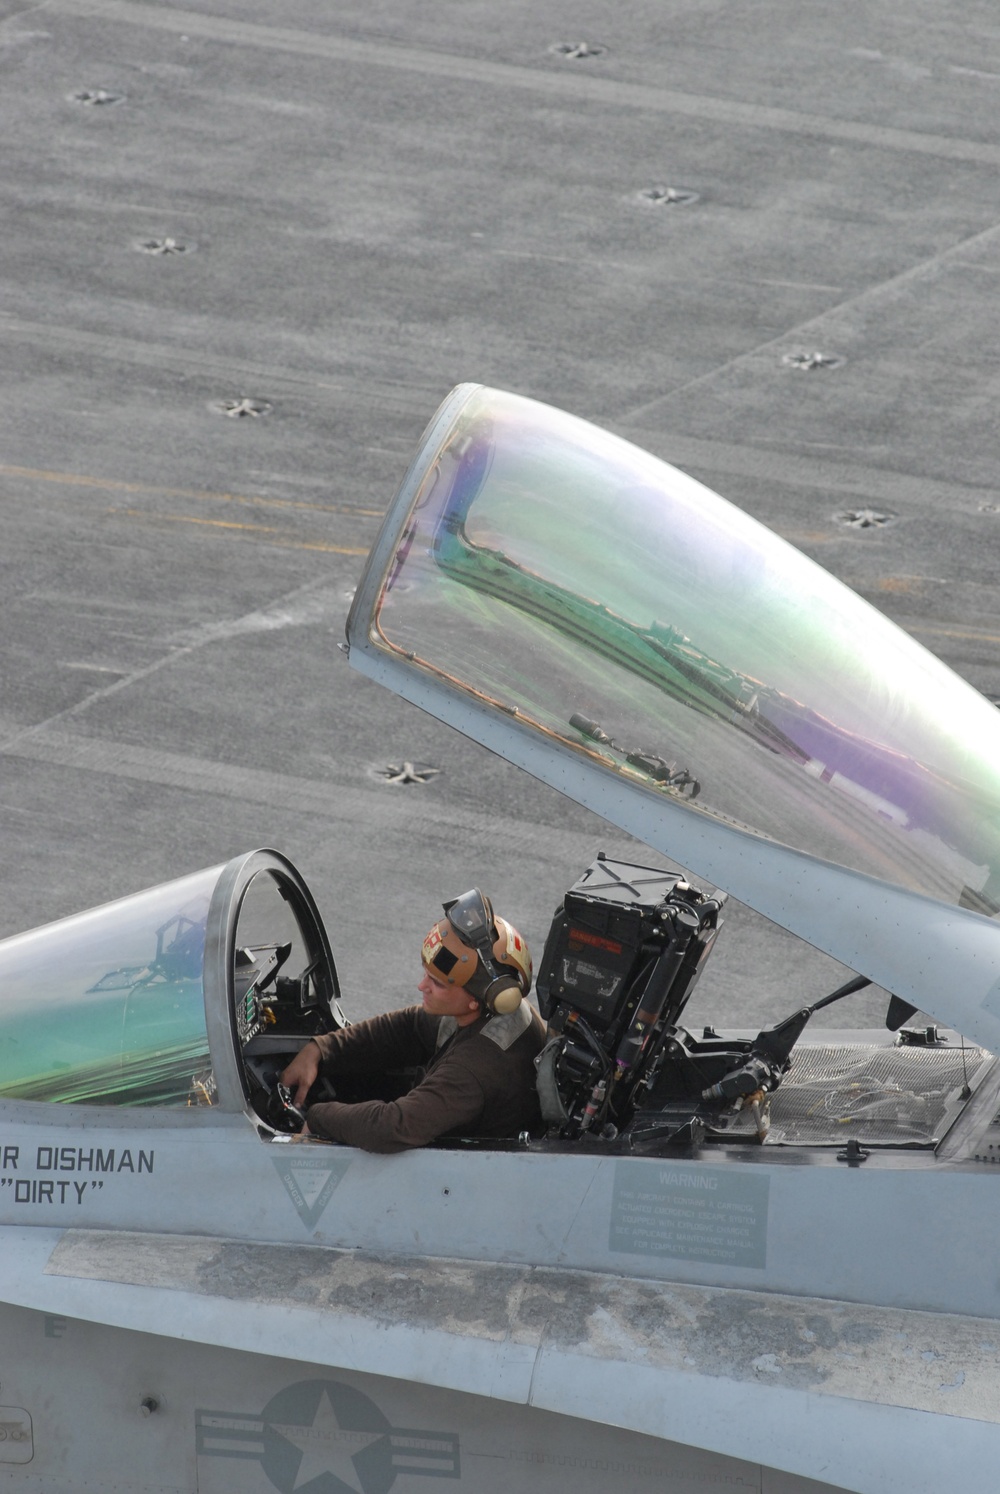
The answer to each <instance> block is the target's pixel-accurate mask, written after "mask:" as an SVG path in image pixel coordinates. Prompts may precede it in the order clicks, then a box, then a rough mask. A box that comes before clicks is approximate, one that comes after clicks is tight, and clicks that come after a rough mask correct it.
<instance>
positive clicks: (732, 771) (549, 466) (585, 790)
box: [348, 385, 1000, 1047]
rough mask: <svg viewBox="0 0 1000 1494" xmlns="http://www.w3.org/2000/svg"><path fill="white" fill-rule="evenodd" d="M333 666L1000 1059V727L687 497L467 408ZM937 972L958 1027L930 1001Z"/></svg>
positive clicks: (914, 658) (803, 571)
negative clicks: (352, 672)
mask: <svg viewBox="0 0 1000 1494" xmlns="http://www.w3.org/2000/svg"><path fill="white" fill-rule="evenodd" d="M348 643H349V648H350V654H351V661H352V663H353V664H355V665H356V666H357V667H358V668H360V669H362V670H363V671H364V672H366V673H368V674H370V675H371V676H373V677H374V678H377V679H379V680H381V681H382V682H383V683H385V684H388V685H389V686H390V687H391V688H393V689H396V690H397V691H398V692H399V693H401V694H403V695H405V696H407V697H408V698H409V699H411V700H414V701H416V702H417V703H418V704H420V705H422V706H424V707H425V708H426V709H428V710H430V711H432V712H433V713H434V714H436V715H438V716H440V717H441V718H442V719H444V720H447V721H450V722H451V724H452V725H455V726H457V727H458V728H459V729H460V730H462V731H464V732H466V733H467V734H468V735H470V736H472V737H475V738H476V739H478V740H480V741H483V742H484V743H485V744H486V745H487V746H489V747H491V748H493V749H494V750H496V751H499V752H501V753H502V754H503V755H504V756H505V757H508V758H509V759H511V760H512V761H515V762H519V763H520V764H521V765H522V766H524V767H526V768H528V769H529V771H532V772H534V773H535V774H536V776H538V777H540V778H542V779H544V780H545V781H547V782H549V783H552V784H554V785H555V786H556V787H558V788H560V789H562V790H563V791H564V792H566V793H569V794H570V795H572V796H573V797H574V798H577V799H578V800H580V801H581V802H583V803H586V804H588V805H589V806H590V807H591V808H594V809H596V810H597V811H598V812H599V813H601V814H603V815H604V816H605V817H606V818H607V819H609V820H611V821H613V822H614V823H617V824H619V825H621V826H622V827H623V828H625V829H627V830H629V831H631V832H632V833H634V834H637V835H640V836H641V837H642V838H643V839H645V840H647V841H648V842H649V843H650V844H651V845H654V846H656V847H657V849H659V850H661V851H664V852H666V853H667V854H669V855H671V856H673V857H674V858H676V859H677V860H679V861H680V862H682V864H684V865H686V866H688V867H689V868H690V870H691V871H693V872H694V873H695V874H698V875H702V876H705V877H708V878H711V880H713V881H714V882H715V883H717V885H719V886H723V887H725V888H727V890H729V891H731V892H733V893H734V894H735V895H736V896H737V897H739V898H741V899H742V900H743V901H744V902H747V903H748V904H750V905H751V906H753V907H755V908H757V909H758V910H759V911H761V912H763V913H765V914H766V915H767V916H768V917H771V918H774V919H775V920H776V921H777V922H779V923H781V924H783V925H784V926H785V927H787V928H789V929H791V930H792V931H793V932H795V933H798V934H799V935H801V936H802V937H804V938H806V939H808V940H810V942H812V943H815V944H817V945H819V947H821V948H824V949H826V950H827V951H828V952H829V953H831V954H833V955H835V956H836V957H838V958H840V959H842V960H843V961H844V962H845V963H846V964H849V965H851V966H853V968H855V969H858V970H861V971H862V972H863V973H865V974H868V975H870V976H872V977H873V978H874V979H876V980H878V981H879V982H880V983H881V984H883V985H887V986H888V987H889V988H890V989H894V990H897V991H898V992H899V993H900V994H901V995H906V996H907V998H908V999H910V1000H913V1001H914V1002H915V1003H916V1004H917V1005H918V1006H920V1007H921V1008H922V1009H923V1010H926V1011H931V1012H933V1013H934V1014H935V1015H940V1016H943V1017H944V1018H945V1019H946V1020H949V1021H951V1022H953V1023H954V1025H956V1026H959V1027H963V1028H965V1029H966V1030H970V1031H971V1030H973V1029H974V1028H975V1027H976V1026H977V1025H978V1028H979V1034H980V1035H981V1036H982V1037H983V1038H984V1039H985V1040H986V1041H988V1042H989V1043H990V1045H991V1046H993V1047H996V1046H997V1045H998V1043H1000V998H998V996H997V993H996V984H997V981H998V980H1000V927H998V926H997V925H994V924H991V923H990V922H989V921H988V920H989V919H991V918H992V915H993V914H995V913H996V912H997V911H998V910H1000V717H998V714H997V712H996V710H995V708H994V707H993V706H992V705H991V704H990V703H989V702H988V701H987V700H986V699H985V698H984V697H983V696H981V695H980V694H979V693H978V692H977V691H975V690H974V689H972V688H971V687H970V686H969V685H967V684H966V683H965V682H964V681H962V680H961V679H959V678H958V677H957V676H955V675H954V674H953V673H952V672H951V671H950V670H949V669H948V668H947V667H946V666H945V665H944V664H942V663H941V662H940V661H939V660H937V659H936V658H934V657H933V656H932V655H930V654H929V653H927V651H926V650H924V649H923V648H922V647H921V646H920V645H919V644H917V643H916V642H915V641H914V640H913V639H912V638H910V637H909V636H908V635H906V634H905V633H903V632H902V631H901V630H900V629H899V628H898V627H896V626H895V625H894V624H893V623H891V622H889V621H888V619H886V618H885V617H883V616H882V615H881V614H880V613H879V612H877V611H876V610H875V609H874V608H872V607H871V606H870V605H868V604H867V603H866V602H864V601H863V600H862V599H861V598H859V597H858V596H857V595H855V594H854V593H853V592H851V591H850V590H849V589H848V588H847V587H845V586H844V585H842V584H841V583H840V582H839V581H837V580H836V579H835V578H834V577H832V576H830V575H829V574H828V573H827V572H825V571H823V570H822V569H821V568H820V567H819V566H817V565H815V564H814V563H813V562H811V561H810V560H809V559H807V558H806V557H805V556H803V555H802V554H801V553H800V552H798V551H797V550H795V549H794V548H793V547H792V546H791V545H789V544H787V543H786V542H785V541H783V540H781V539H780V538H778V537H777V536H776V535H775V534H773V533H772V532H770V531H769V530H767V529H765V528H764V527H763V526H762V525H760V524H759V523H757V522H756V521H755V520H753V519H751V518H749V517H748V516H747V515H746V514H744V513H742V512H741V511H740V510H738V509H736V508H734V507H733V506H732V505H731V504H729V503H727V502H725V501H724V500H723V499H721V498H719V497H717V496H716V495H715V494H714V493H712V492H711V491H709V490H708V489H707V488H705V487H703V486H702V485H701V484H700V483H698V482H695V481H694V480H693V479H691V478H689V477H687V476H685V475H684V474H683V473H680V472H678V471H676V470H675V469H674V468H672V467H670V466H668V465H667V464H666V463H664V462H662V461H660V460H658V459H657V458H655V457H653V456H651V455H649V454H648V453H646V452H644V451H641V450H639V449H638V448H636V447H634V446H632V445H630V444H628V443H627V442H625V441H623V440H621V439H619V438H617V437H615V436H612V435H610V434H608V433H607V432H605V431H601V430H598V429H596V428H595V427H593V426H591V425H589V424H587V423H586V422H584V421H582V420H579V419H576V418H574V417H572V416H570V415H567V414H564V413H563V412H561V411H557V410H554V409H552V408H550V407H548V406H545V405H541V404H537V403H535V402H533V401H530V400H526V399H523V398H520V397H518V396H515V395H512V394H505V393H502V392H499V391H496V390H490V389H484V388H481V387H479V386H475V385H463V386H461V387H460V388H459V389H457V390H455V391H454V392H453V394H452V395H451V396H450V397H449V399H448V400H447V401H446V402H445V404H444V405H443V406H442V408H441V410H440V411H439V412H438V414H437V416H436V417H435V419H434V421H433V422H432V423H431V425H430V426H429V428H428V430H427V432H426V433H425V437H424V440H423V443H422V445H421V448H420V450H419V452H418V454H417V457H416V459H415V461H414V463H413V465H412V467H411V469H410V472H409V473H408V475H407V478H406V480H405V481H404V484H403V487H402V488H401V490H400V493H399V495H398V497H397V499H396V503H395V505H394V506H393V508H392V509H391V510H390V513H389V515H388V517H387V520H386V524H385V526H384V528H383V532H382V534H381V535H380V538H379V540H378V541H377V543H376V546H375V547H374V549H373V552H372V555H371V557H370V559H369V564H368V568H367V570H366V572H365V575H364V577H363V579H362V583H361V585H360V586H359V588H358V592H357V595H356V599H355V603H354V606H353V608H352V613H351V617H350V619H349V623H348ZM942 939H945V940H947V939H952V940H953V941H955V943H956V946H962V948H964V950H965V954H964V955H962V954H961V953H960V952H959V954H958V957H957V965H956V964H955V962H952V964H951V965H950V966H949V963H948V962H947V961H945V960H944V959H943V958H942V956H941V940H942ZM931 943H934V944H935V947H936V949H937V953H934V952H931V950H930V948H929V946H930V944H931ZM963 962H964V964H965V965H967V966H970V967H971V966H975V967H976V973H977V979H976V983H975V989H971V988H969V987H968V985H967V983H966V982H965V981H964V979H963V977H962V975H961V973H960V972H961V967H962V966H963ZM948 970H950V971H951V973H952V974H953V975H956V976H957V981H956V983H957V984H958V985H960V986H964V987H965V989H964V991H963V992H962V994H961V996H960V999H959V1001H958V1004H957V1009H956V1004H955V1002H954V1001H952V1000H951V993H949V996H948V998H947V999H946V1000H945V1002H944V1006H943V1008H942V1004H941V1002H937V1003H936V1004H935V998H936V997H937V996H939V995H941V994H942V992H941V989H940V988H941V977H942V973H943V972H945V971H948ZM949 1002H950V1003H951V1004H950V1006H949Z"/></svg>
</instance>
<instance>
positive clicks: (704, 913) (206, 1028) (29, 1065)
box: [0, 850, 998, 1155]
mask: <svg viewBox="0 0 1000 1494" xmlns="http://www.w3.org/2000/svg"><path fill="white" fill-rule="evenodd" d="M726 901H727V900H726V896H725V894H723V893H720V892H717V891H715V890H714V889H706V888H703V887H701V888H700V887H697V886H695V885H694V884H693V882H691V881H690V880H688V879H686V878H685V877H684V876H682V875H681V874H679V873H676V872H667V871H664V870H662V869H658V868H655V867H649V866H643V865H638V864H635V863H630V862H622V861H616V860H613V859H610V858H605V857H603V856H602V857H599V858H598V859H597V860H596V861H595V862H594V863H593V864H592V865H591V866H589V867H587V868H586V869H585V870H584V871H583V872H582V874H581V875H580V876H579V877H578V878H577V880H576V881H575V882H574V883H573V884H572V886H571V887H569V888H568V889H567V890H566V892H565V894H564V896H563V898H562V900H561V902H560V904H559V906H558V908H557V909H556V913H555V916H554V918H553V920H552V923H551V926H550V928H549V932H548V937H547V939H546V942H545V947H544V951H543V953H542V957H541V960H540V962H539V968H538V972H537V981H536V989H535V993H534V1000H535V1001H536V1002H537V1004H538V1006H539V1009H540V1011H541V1013H542V1016H543V1018H544V1019H545V1021H546V1023H547V1025H548V1030H549V1040H548V1043H547V1045H546V1047H545V1048H544V1050H543V1051H542V1053H541V1055H540V1056H539V1059H538V1061H537V1069H538V1093H539V1100H540V1108H541V1114H542V1125H541V1127H540V1128H539V1129H538V1131H537V1132H536V1133H535V1134H531V1135H528V1134H524V1135H522V1136H520V1137H516V1138H514V1137H512V1138H509V1139H508V1140H506V1141H504V1142H481V1141H480V1142H475V1143H474V1142H471V1141H470V1142H463V1141H462V1140H461V1139H458V1140H455V1139H451V1140H450V1141H448V1142H446V1143H442V1144H445V1145H451V1146H455V1145H458V1146H462V1145H466V1146H475V1147H483V1146H486V1147H490V1148H493V1149H496V1148H497V1147H503V1148H504V1149H509V1148H512V1147H513V1148H522V1149H525V1150H539V1149H541V1150H549V1151H552V1150H555V1151H581V1150H586V1151H598V1152H602V1153H607V1154H610V1155H620V1154H622V1153H625V1154H635V1155H657V1154H663V1153H665V1152H669V1151H676V1150H677V1149H678V1148H683V1149H684V1150H689V1149H691V1148H700V1147H703V1146H713V1145H723V1146H727V1147H732V1146H737V1147H743V1146H751V1147H757V1146H760V1145H761V1144H764V1145H767V1146H769V1147H773V1146H782V1147H791V1148H799V1147H807V1148H808V1147H819V1148H829V1147H838V1148H844V1147H846V1146H848V1144H851V1145H853V1146H855V1147H856V1148H861V1149H865V1148H871V1147H878V1148H888V1149H894V1148H906V1149H923V1150H925V1151H928V1152H934V1151H935V1150H936V1149H937V1148H939V1147H940V1146H941V1145H942V1143H943V1142H944V1141H945V1139H946V1138H948V1137H949V1136H951V1135H952V1134H953V1132H954V1130H955V1128H956V1126H957V1123H958V1122H959V1120H960V1118H961V1117H962V1116H963V1114H964V1113H965V1112H966V1110H967V1109H971V1108H972V1107H973V1104H974V1102H976V1101H977V1097H979V1094H980V1091H982V1094H983V1096H988V1095H992V1094H993V1091H994V1090H995V1089H996V1087H997V1083H998V1080H997V1075H996V1073H995V1069H996V1063H995V1060H994V1058H993V1056H992V1054H991V1053H989V1052H988V1051H987V1050H985V1049H984V1048H982V1047H980V1046H978V1045H974V1044H971V1045H970V1044H967V1043H965V1042H964V1041H963V1040H961V1039H958V1038H957V1036H956V1035H954V1034H951V1035H949V1034H947V1033H945V1032H944V1031H942V1030H941V1029H939V1028H937V1027H931V1028H928V1027H926V1026H924V1027H920V1026H919V1025H916V1026H913V1025H907V1024H908V1023H910V1022H911V1021H912V1018H913V1017H914V1016H915V1013H914V1011H913V1008H912V1007H910V1006H908V1005H907V1004H906V1003H905V1002H900V1001H893V1002H890V1005H889V1010H888V1012H887V1027H886V1030H885V1031H884V1032H882V1033H881V1034H879V1033H872V1032H857V1033H854V1034H846V1035H845V1034H844V1033H840V1034H838V1036H837V1037H836V1039H835V1040H830V1039H829V1038H828V1037H827V1036H826V1034H824V1033H823V1032H819V1033H815V1034H814V1033H810V1035H809V1036H808V1037H804V1036H803V1035H804V1033H805V1029H806V1027H807V1024H808V1022H809V1019H810V1017H811V1016H812V1014H813V1012H814V1011H815V1010H817V1009H818V1008H819V1007H821V1006H825V1005H829V1004H831V1003H833V1002H835V1001H840V1000H843V999H844V998H846V997H849V996H850V995H851V994H852V992H853V991H854V990H856V989H858V988H859V987H861V986H863V985H865V984H867V982H866V981H865V980H863V979H856V980H854V981H852V982H848V983H847V985H845V986H844V987H842V988H840V989H839V990H838V991H836V992H833V993H831V994H830V996H828V997H827V998H825V999H824V1001H821V1002H816V1003H813V1005H812V1006H811V1007H804V1006H803V1007H799V1008H798V1009H797V1010H793V1011H792V1012H791V1013H790V1015H789V1016H788V1017H787V1018H786V1019H785V1020H784V1021H782V1022H779V1023H777V1024H774V1025H772V1026H771V1027H769V1028H766V1029H764V1030H762V1031H757V1032H754V1031H752V1030H748V1031H728V1032H727V1031H718V1030H716V1028H715V1027H714V1026H712V1025H710V1024H704V1023H703V1024H700V1025H694V1024H692V1023H690V1022H689V1021H688V1017H687V1013H688V1011H689V1009H690V1003H691V998H692V994H693V992H694V990H695V987H696V985H697V984H698V981H699V978H700V976H701V974H702V972H703V970H704V969H705V967H706V965H707V963H708V961H709V959H710V956H711V953H712V950H713V948H714V946H715V943H716V940H717V938H718V937H719V935H720V932H721V930H722V928H723V924H724V921H725V910H726ZM0 991H2V992H3V997H2V1008H3V1022H2V1028H0V1097H2V1098H4V1099H7V1100H25V1101H36V1102H37V1101H42V1102H45V1101H48V1102H57V1103H60V1104H69V1105H73V1106H77V1105H80V1106H93V1105H101V1106H123V1107H151V1106H153V1107H166V1108H169V1109H177V1108H179V1107H198V1108H205V1107H207V1108H212V1107H217V1108H219V1109H221V1110H224V1111H230V1112H233V1111H237V1112H239V1111H242V1112H243V1113H245V1114H246V1116H247V1117H248V1118H249V1119H250V1120H251V1121H252V1123H253V1124H254V1126H255V1127H256V1129H257V1130H258V1133H259V1134H260V1136H261V1137H262V1139H264V1140H273V1139H276V1138H280V1137H283V1136H284V1135H285V1134H286V1133H288V1132H292V1131H295V1130H297V1129H298V1127H299V1124H300V1117H299V1116H298V1115H297V1112H295V1110H294V1107H293V1106H291V1104H290V1100H289V1096H288V1094H287V1092H286V1091H284V1089H283V1087H282V1085H281V1083H280V1076H281V1073H282V1071H283V1069H284V1068H285V1067H286V1065H287V1064H288V1063H289V1061H290V1059H291V1058H292V1057H293V1056H294V1054H295V1053H296V1052H297V1051H298V1048H299V1047H300V1046H301V1045H302V1043H303V1042H305V1041H307V1040H308V1038H309V1037H310V1036H313V1035H318V1034H321V1033H323V1032H328V1031H331V1030H333V1029H335V1028H337V1027H338V1026H341V1025H343V1024H344V1022H345V1016H344V1012H343V1010H342V1007H341V1002H340V988H339V984H338V980H337V972H336V967H335V964H334V959H333V955H332V952H331V949H330V945H329V941H328V938H327V935H326V931H325V929H324V927H323V923H322V920H321V918H320V915H319V912H318V909H317V907H316V904H315V902H314V900H313V898H312V895H311V893H310V891H309V889H308V887H307V885H306V883H305V882H304V880H303V878H302V877H301V875H300V874H299V872H298V871H297V870H296V868H295V867H294V866H293V865H292V864H291V862H289V861H288V860H287V859H286V858H285V857H283V856H280V855H278V854H277V853H276V852H273V851H267V850H262V851H255V852H252V853H250V854H249V855H247V856H242V857H237V858H236V859H235V860H233V861H231V862H229V863H227V864H225V865H222V866H215V867H211V868H208V869H206V870H205V871H202V872H199V873H196V874H195V875H193V876H188V877H183V878H180V879H178V880H176V881H173V882H169V883H166V884H164V885H163V886H161V887H156V888H152V889H150V890H148V891H146V892H141V893H138V894H136V895H134V896H132V897H127V898H123V899H121V900H119V901H117V902H113V903H109V904H106V905H104V906H103V907H99V908H96V909H93V910H91V911H89V912H86V913H82V914H79V915H77V916H75V917H73V918H67V919H63V920H61V921H60V922H58V923H55V924H51V925H49V926H47V927H45V928H42V929H36V930H34V931H32V932H30V933H27V934H23V935H19V936H17V937H15V938H13V939H8V940H6V941H3V942H2V943H0ZM397 1092H398V1091H397ZM332 1097H333V1090H332V1088H331V1087H330V1086H329V1083H328V1081H327V1080H325V1079H323V1078H320V1079H319V1080H318V1081H317V1085H316V1086H315V1088H314V1092H313V1093H312V1094H311V1096H310V1099H311V1101H312V1100H322V1099H325V1098H332ZM338 1097H339V1098H342V1099H350V1098H355V1097H358V1098H360V1097H365V1096H362V1095H361V1094H360V1093H359V1094H358V1095H357V1096H355V1095H354V1094H353V1092H352V1091H351V1089H350V1088H349V1087H348V1088H347V1089H346V1090H345V1089H344V1087H343V1086H342V1083H341V1082H340V1081H338ZM993 1108H994V1109H995V1104H994V1105H993Z"/></svg>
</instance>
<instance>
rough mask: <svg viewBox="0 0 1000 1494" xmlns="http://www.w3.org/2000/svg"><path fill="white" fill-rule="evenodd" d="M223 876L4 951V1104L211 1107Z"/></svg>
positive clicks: (0, 1003)
mask: <svg viewBox="0 0 1000 1494" xmlns="http://www.w3.org/2000/svg"><path fill="white" fill-rule="evenodd" d="M221 870H222V868H221V867H214V868H212V869H210V870H208V871H203V872H198V873H196V874H195V875H194V876H189V877H183V878H181V879H180V880H178V881H176V882H169V883H166V884H165V885H164V886H162V887H154V888H152V889H150V890H149V891H148V892H141V893H137V894H136V895H135V896H134V897H128V898H123V899H122V900H121V901H120V902H115V903H107V904H105V905H104V906H103V907H100V908H94V909H92V910H91V911H90V912H87V913H81V914H79V915H77V916H76V917H73V918H65V919H63V920H61V921H60V922H59V923H53V924H49V925H47V926H46V927H44V928H40V929H35V930H33V931H32V932H31V933H28V934H21V935H18V936H17V937H15V938H13V939H6V940H4V941H3V943H0V1096H4V1097H6V1098H10V1099H22V1100H59V1101H75V1102H77V1103H83V1104H86V1103H90V1104H104V1105H188V1104H202V1103H206V1102H208V1103H210V1102H211V1099H212V1093H213V1085H212V1076H211V1071H210V1059H209V1048H208V1037H207V1033H206V1027H205V1003H204V987H203V963H204V950H205V925H206V920H207V917H208V909H209V903H210V901H211V897H212V892H213V890H214V888H215V885H216V883H217V881H218V879H219V873H220V871H221Z"/></svg>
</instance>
